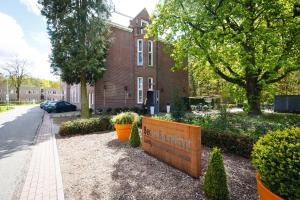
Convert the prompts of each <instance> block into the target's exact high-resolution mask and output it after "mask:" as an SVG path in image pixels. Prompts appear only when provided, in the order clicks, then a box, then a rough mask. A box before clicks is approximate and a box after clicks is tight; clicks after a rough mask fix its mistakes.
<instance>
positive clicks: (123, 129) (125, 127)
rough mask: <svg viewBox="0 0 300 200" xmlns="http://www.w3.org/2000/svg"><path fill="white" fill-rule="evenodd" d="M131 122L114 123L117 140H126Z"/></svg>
mask: <svg viewBox="0 0 300 200" xmlns="http://www.w3.org/2000/svg"><path fill="white" fill-rule="evenodd" d="M131 126H132V124H115V129H116V131H117V135H118V140H120V141H127V140H128V139H129V136H130V132H131Z"/></svg>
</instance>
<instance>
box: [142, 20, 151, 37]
mask: <svg viewBox="0 0 300 200" xmlns="http://www.w3.org/2000/svg"><path fill="white" fill-rule="evenodd" d="M143 23H145V24H146V25H145V26H143ZM148 25H149V22H148V21H146V20H143V19H141V34H144V28H146V26H148Z"/></svg>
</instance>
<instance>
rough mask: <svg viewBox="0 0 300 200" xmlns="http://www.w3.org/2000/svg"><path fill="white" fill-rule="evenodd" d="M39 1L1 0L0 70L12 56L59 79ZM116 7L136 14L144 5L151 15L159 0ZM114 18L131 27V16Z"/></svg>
mask: <svg viewBox="0 0 300 200" xmlns="http://www.w3.org/2000/svg"><path fill="white" fill-rule="evenodd" d="M37 1H38V0H0V73H5V71H3V69H2V68H3V67H5V66H6V65H7V63H9V62H10V61H11V60H12V59H14V58H16V57H17V58H18V59H25V60H26V61H27V63H28V64H27V68H26V71H27V73H28V74H29V75H31V76H33V77H36V78H43V79H49V80H59V77H57V76H54V75H53V74H52V73H51V68H50V61H49V55H50V54H51V44H50V40H49V38H48V34H47V30H46V27H47V26H46V19H45V18H44V16H42V15H41V14H40V10H39V5H38V4H37ZM112 2H113V4H114V6H115V10H116V11H118V12H121V13H124V14H126V15H128V16H131V17H135V16H136V15H137V14H138V13H139V12H140V11H141V10H142V9H143V8H146V9H147V10H148V12H149V14H151V13H152V12H153V11H154V9H155V5H156V4H157V3H158V2H159V0H112ZM111 20H112V21H113V22H116V23H118V24H121V25H124V26H128V25H129V20H130V18H127V17H123V16H121V15H118V14H116V13H112V17H111Z"/></svg>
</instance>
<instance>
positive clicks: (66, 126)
mask: <svg viewBox="0 0 300 200" xmlns="http://www.w3.org/2000/svg"><path fill="white" fill-rule="evenodd" d="M106 130H112V125H111V123H110V118H109V117H100V118H91V119H78V120H74V121H67V122H64V123H62V124H61V126H60V128H59V132H58V133H59V134H60V135H61V136H67V135H75V134H88V133H93V132H98V131H106Z"/></svg>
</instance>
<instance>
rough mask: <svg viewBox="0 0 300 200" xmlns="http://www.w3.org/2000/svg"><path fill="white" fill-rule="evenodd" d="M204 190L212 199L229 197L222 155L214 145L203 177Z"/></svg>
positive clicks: (224, 199) (222, 199)
mask: <svg viewBox="0 0 300 200" xmlns="http://www.w3.org/2000/svg"><path fill="white" fill-rule="evenodd" d="M204 192H205V193H206V195H207V196H208V197H209V198H212V199H214V200H227V199H229V192H228V188H227V180H226V173H225V168H224V163H223V157H222V154H221V152H220V150H219V149H218V148H216V147H215V148H213V150H212V152H211V154H210V161H209V163H208V167H207V171H206V174H205V177H204Z"/></svg>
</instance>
